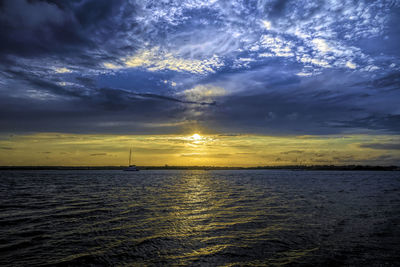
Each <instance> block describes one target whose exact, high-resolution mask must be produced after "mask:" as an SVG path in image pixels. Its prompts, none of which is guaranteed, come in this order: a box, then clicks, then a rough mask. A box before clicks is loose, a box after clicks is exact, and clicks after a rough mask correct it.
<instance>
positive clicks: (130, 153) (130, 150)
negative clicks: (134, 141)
mask: <svg viewBox="0 0 400 267" xmlns="http://www.w3.org/2000/svg"><path fill="white" fill-rule="evenodd" d="M131 156H132V148H130V149H129V166H131Z"/></svg>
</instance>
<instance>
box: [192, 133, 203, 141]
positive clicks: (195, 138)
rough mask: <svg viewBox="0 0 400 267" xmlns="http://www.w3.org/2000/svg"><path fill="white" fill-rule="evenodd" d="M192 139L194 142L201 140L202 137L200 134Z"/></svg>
mask: <svg viewBox="0 0 400 267" xmlns="http://www.w3.org/2000/svg"><path fill="white" fill-rule="evenodd" d="M192 139H193V140H201V139H202V137H201V135H199V134H194V135H192Z"/></svg>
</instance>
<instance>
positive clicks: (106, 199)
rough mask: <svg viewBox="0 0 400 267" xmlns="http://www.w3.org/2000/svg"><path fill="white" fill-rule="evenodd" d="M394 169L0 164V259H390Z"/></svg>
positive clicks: (126, 262)
mask: <svg viewBox="0 0 400 267" xmlns="http://www.w3.org/2000/svg"><path fill="white" fill-rule="evenodd" d="M399 264H400V172H396V171H387V172H386V171H377V172H376V171H292V170H208V171H202V170H142V171H139V172H123V171H119V170H110V171H108V170H73V171H69V170H49V171H43V170H42V171H1V172H0V266H399Z"/></svg>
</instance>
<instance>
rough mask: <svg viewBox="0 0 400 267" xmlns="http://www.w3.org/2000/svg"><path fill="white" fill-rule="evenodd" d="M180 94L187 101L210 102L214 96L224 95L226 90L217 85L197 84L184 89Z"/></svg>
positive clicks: (213, 99)
mask: <svg viewBox="0 0 400 267" xmlns="http://www.w3.org/2000/svg"><path fill="white" fill-rule="evenodd" d="M181 94H182V95H183V96H184V97H185V99H187V100H188V101H192V102H205V103H212V102H214V101H215V99H216V98H218V97H222V96H225V95H226V94H227V91H226V90H225V89H224V88H222V87H218V86H213V85H197V86H195V87H193V88H191V89H187V90H184V91H183V92H182V93H181Z"/></svg>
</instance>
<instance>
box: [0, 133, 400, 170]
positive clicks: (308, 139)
mask: <svg viewBox="0 0 400 267" xmlns="http://www.w3.org/2000/svg"><path fill="white" fill-rule="evenodd" d="M398 141H399V136H393V135H388V136H385V135H340V136H338V135H329V136H280V137H277V136H260V135H203V134H200V133H196V134H192V135H90V134H62V133H41V134H32V135H8V136H1V137H0V165H1V166H38V165H47V166H125V165H127V164H128V157H129V149H130V148H132V151H133V156H132V159H133V164H136V165H139V166H160V165H165V164H168V165H181V166H193V165H207V166H243V167H245V166H265V165H292V164H293V165H297V164H299V165H300V164H301V165H311V164H313V165H326V164H336V165H348V164H363V165H377V164H379V165H394V164H396V163H397V162H398V160H399V159H400V151H399V149H398V147H397V146H398V143H399V142H398Z"/></svg>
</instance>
